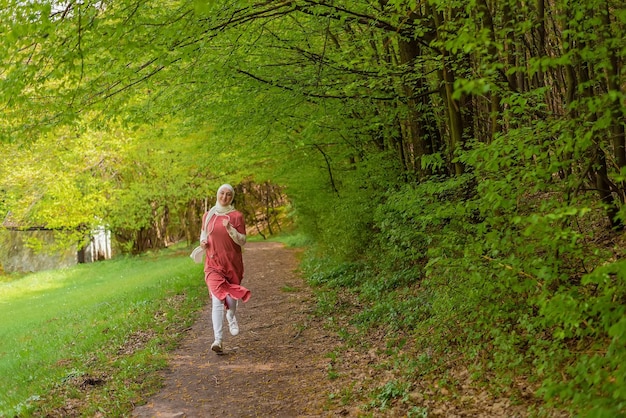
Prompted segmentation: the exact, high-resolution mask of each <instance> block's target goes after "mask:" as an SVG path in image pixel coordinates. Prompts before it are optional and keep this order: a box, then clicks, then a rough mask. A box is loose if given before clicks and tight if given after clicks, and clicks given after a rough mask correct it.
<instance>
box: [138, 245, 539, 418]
mask: <svg viewBox="0 0 626 418" xmlns="http://www.w3.org/2000/svg"><path fill="white" fill-rule="evenodd" d="M244 263H245V269H246V274H245V281H244V283H243V284H244V285H245V286H246V287H248V288H249V289H250V290H251V291H252V297H251V299H250V300H249V301H248V302H247V303H245V304H240V305H239V308H238V310H237V318H238V322H239V327H240V330H241V332H240V334H239V335H238V336H236V337H233V336H231V335H229V333H228V330H227V328H228V327H227V326H226V327H225V331H224V334H225V335H224V342H223V345H224V353H223V354H222V355H218V354H216V353H214V352H212V351H211V349H210V346H211V343H212V342H213V331H212V326H211V319H210V318H211V317H210V315H211V312H210V304H207V306H206V307H205V308H204V310H203V311H202V313H201V316H200V319H199V320H198V321H197V322H196V323H195V325H194V326H193V327H192V328H191V330H190V331H189V334H188V335H187V336H186V337H185V339H184V341H183V342H182V343H181V345H180V346H179V348H178V349H177V350H176V351H175V352H173V353H172V357H171V361H170V367H169V369H168V370H167V371H166V372H164V375H163V378H164V386H163V388H162V390H161V391H160V392H159V393H157V394H156V395H154V396H152V397H151V398H149V399H147V400H146V403H145V404H144V405H142V406H138V407H137V408H135V410H134V411H133V414H132V416H134V417H137V418H145V417H161V418H166V417H167V418H172V417H187V418H191V417H202V418H204V417H340V416H344V417H345V416H347V417H358V416H371V417H398V416H412V417H425V416H428V417H525V416H527V415H528V414H527V412H526V411H527V410H528V409H527V407H528V405H526V406H524V405H522V404H521V403H519V400H518V402H515V403H513V402H511V401H510V400H509V399H508V398H507V397H506V395H505V396H504V397H502V398H494V397H493V396H491V395H489V394H488V393H487V392H486V391H484V390H481V389H477V388H476V385H474V384H472V382H471V379H470V377H469V373H468V372H467V370H466V369H465V368H464V367H463V366H462V365H456V364H450V369H449V370H447V371H446V375H447V378H448V379H452V380H454V381H455V382H456V384H455V385H453V386H442V385H441V384H440V382H441V381H440V380H438V379H433V378H430V379H429V378H427V377H426V376H424V378H423V379H422V380H421V381H419V382H415V384H414V386H413V387H412V388H411V390H410V393H408V400H409V401H410V402H409V404H412V405H420V406H418V407H412V408H411V409H410V410H407V406H406V405H407V403H406V402H400V401H398V400H397V399H394V396H395V395H394V396H387V395H390V394H391V392H392V391H393V386H391V384H393V381H394V376H393V371H392V370H393V368H386V367H385V363H386V362H389V359H390V357H389V356H386V354H385V352H386V351H387V352H388V351H389V350H388V349H387V350H386V344H388V342H387V341H389V339H388V338H386V336H385V335H379V336H376V335H374V336H370V337H368V341H367V344H366V345H365V346H367V347H369V349H366V350H362V349H357V348H355V347H345V346H341V345H340V344H341V339H340V338H339V336H338V335H337V333H335V332H334V331H332V330H331V329H330V328H328V327H327V326H326V325H327V324H325V321H324V320H322V319H321V318H319V317H316V316H315V315H314V309H315V306H316V301H315V298H314V294H313V291H312V290H311V289H310V288H309V287H308V286H307V285H306V283H305V282H304V280H303V279H302V278H301V277H300V276H299V275H298V272H297V267H298V260H297V252H296V251H294V250H292V249H287V248H284V247H283V246H282V245H281V244H279V243H270V242H261V243H248V244H247V245H246V247H245V251H244ZM376 387H377V388H381V387H382V388H387V391H384V390H383V391H381V392H379V393H380V394H379V395H378V397H376V396H374V399H377V401H378V402H379V404H378V405H377V406H378V408H368V406H367V404H368V402H372V401H371V398H372V396H371V393H372V392H371V390H372V388H376ZM390 391H391V392H390ZM402 396H405V395H401V396H400V397H402ZM529 397H530V395H529ZM528 402H530V401H528ZM522 403H523V402H522ZM381 404H384V405H382V406H383V407H381Z"/></svg>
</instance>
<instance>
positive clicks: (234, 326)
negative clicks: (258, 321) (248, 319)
mask: <svg viewBox="0 0 626 418" xmlns="http://www.w3.org/2000/svg"><path fill="white" fill-rule="evenodd" d="M226 319H227V320H228V330H229V331H230V335H232V336H235V335H237V334H239V324H238V323H237V318H236V317H235V315H232V313H231V311H230V310H228V311H226Z"/></svg>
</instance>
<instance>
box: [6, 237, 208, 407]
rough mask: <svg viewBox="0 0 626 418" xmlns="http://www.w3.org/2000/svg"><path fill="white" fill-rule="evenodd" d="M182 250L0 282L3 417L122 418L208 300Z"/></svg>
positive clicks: (198, 272) (149, 387)
mask: <svg viewBox="0 0 626 418" xmlns="http://www.w3.org/2000/svg"><path fill="white" fill-rule="evenodd" d="M188 253H189V250H188V249H186V248H178V251H177V250H176V249H168V250H164V251H162V252H158V253H153V254H146V255H143V256H139V257H128V258H123V257H122V258H118V259H114V260H109V261H103V262H98V263H93V264H81V265H77V266H75V267H72V268H68V269H62V270H54V271H45V272H38V273H33V274H28V275H25V276H23V277H21V278H19V279H16V280H13V281H8V282H6V281H4V282H2V281H0V416H42V415H46V414H48V413H50V411H56V414H59V411H65V412H66V413H67V414H68V415H69V414H70V413H73V414H76V413H77V412H78V415H83V416H93V415H96V414H98V413H99V414H102V415H104V416H107V417H109V416H124V415H128V413H129V411H130V410H131V408H132V405H133V403H134V402H137V401H138V400H139V399H141V397H142V396H141V395H142V393H146V392H150V391H154V390H156V389H157V388H158V386H159V383H160V382H158V381H156V380H154V379H155V377H154V376H155V373H153V372H154V371H155V370H158V369H159V368H162V367H164V366H165V364H166V353H167V351H168V350H171V348H173V346H175V345H176V343H177V341H178V340H179V337H180V336H182V331H183V330H184V329H185V328H186V327H188V326H189V325H190V324H191V323H192V322H193V320H194V319H195V318H196V315H195V314H196V312H197V311H198V310H199V308H200V307H201V306H202V304H203V303H204V302H205V301H206V300H207V290H206V287H205V284H204V280H203V273H202V266H201V265H199V264H194V263H193V262H192V261H191V259H190V258H189V257H188V256H187V255H188ZM86 389H89V390H86ZM56 414H54V415H56Z"/></svg>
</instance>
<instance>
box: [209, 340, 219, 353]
mask: <svg viewBox="0 0 626 418" xmlns="http://www.w3.org/2000/svg"><path fill="white" fill-rule="evenodd" d="M211 350H213V351H215V352H216V353H217V354H222V342H221V341H217V340H215V341H213V344H211Z"/></svg>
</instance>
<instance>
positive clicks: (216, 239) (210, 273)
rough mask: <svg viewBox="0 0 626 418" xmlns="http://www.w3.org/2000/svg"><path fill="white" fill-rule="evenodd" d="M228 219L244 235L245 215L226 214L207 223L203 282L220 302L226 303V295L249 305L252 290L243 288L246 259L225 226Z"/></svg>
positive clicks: (204, 220)
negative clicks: (244, 260)
mask: <svg viewBox="0 0 626 418" xmlns="http://www.w3.org/2000/svg"><path fill="white" fill-rule="evenodd" d="M207 214H208V212H207V213H205V214H204V216H203V217H202V224H203V225H205V224H206V216H207ZM226 218H228V219H229V222H230V224H231V225H232V226H233V228H235V229H236V230H237V231H238V232H240V233H242V234H245V233H246V225H245V223H244V219H243V215H242V214H241V212H239V211H233V212H230V213H228V214H226V215H221V214H215V215H214V216H213V217H212V218H211V219H210V220H209V223H208V227H207V230H208V231H210V233H209V236H208V244H209V245H208V246H207V248H206V257H205V261H204V281H205V282H206V284H207V286H208V288H209V291H210V292H211V293H212V294H213V295H214V296H215V297H217V298H218V299H219V300H222V301H224V300H225V299H226V296H227V295H230V296H231V297H232V298H233V299H241V300H243V301H244V302H247V301H248V299H250V290H249V289H247V288H245V287H243V286H241V281H242V280H243V256H242V253H241V247H240V246H239V244H236V243H235V242H234V241H233V239H232V238H231V237H230V235H229V234H228V231H227V230H226V228H225V227H224V225H223V224H222V222H223V220H224V219H226Z"/></svg>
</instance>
